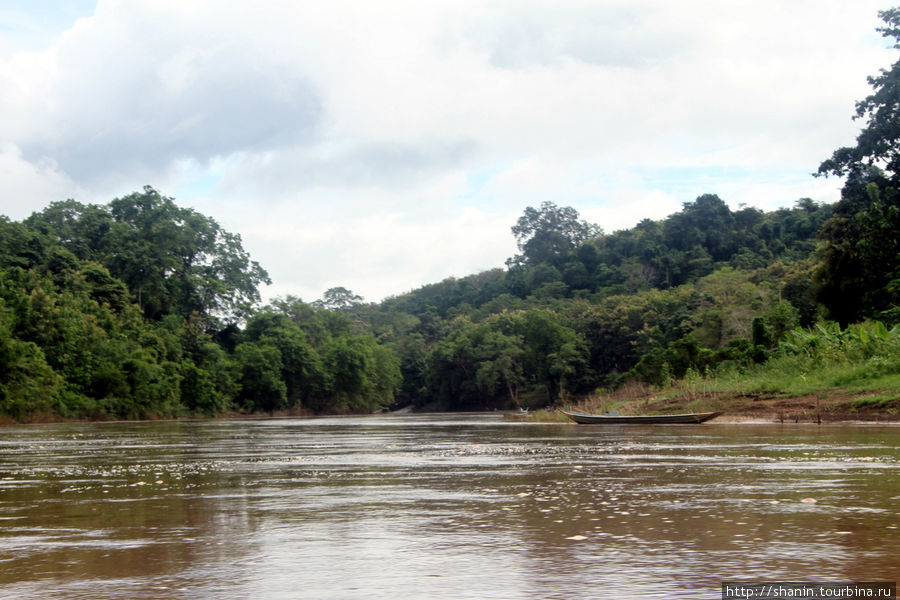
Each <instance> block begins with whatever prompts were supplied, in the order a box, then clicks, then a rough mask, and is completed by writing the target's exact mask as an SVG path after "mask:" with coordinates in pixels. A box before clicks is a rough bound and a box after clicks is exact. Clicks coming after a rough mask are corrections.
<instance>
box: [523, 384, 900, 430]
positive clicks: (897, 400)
mask: <svg viewBox="0 0 900 600" xmlns="http://www.w3.org/2000/svg"><path fill="white" fill-rule="evenodd" d="M571 406H572V407H573V408H576V409H578V410H580V411H583V412H588V413H602V412H606V411H617V412H619V413H620V414H623V415H629V414H676V413H685V412H710V411H718V412H721V413H722V415H721V416H720V417H718V419H717V420H719V421H734V422H738V421H757V422H758V421H764V422H773V423H777V422H782V423H788V422H790V423H819V422H821V423H831V422H845V421H866V422H900V392H897V391H893V390H885V391H881V392H867V393H850V392H847V391H844V390H840V389H836V390H825V391H822V392H819V393H817V394H809V395H804V396H785V395H780V394H734V393H722V392H696V391H693V390H689V389H683V388H671V389H666V390H655V391H654V390H650V389H647V388H644V387H642V386H632V387H630V388H627V389H623V390H619V391H617V392H614V393H612V394H610V395H598V396H590V397H588V398H585V399H583V400H581V401H579V402H575V403H573V404H572V405H571ZM540 412H544V413H546V411H536V413H535V416H534V417H532V418H534V419H536V420H556V416H558V417H561V419H560V420H564V419H565V417H564V416H563V415H562V414H561V413H560V414H559V415H552V416H551V415H548V414H544V415H539V414H538V413H540Z"/></svg>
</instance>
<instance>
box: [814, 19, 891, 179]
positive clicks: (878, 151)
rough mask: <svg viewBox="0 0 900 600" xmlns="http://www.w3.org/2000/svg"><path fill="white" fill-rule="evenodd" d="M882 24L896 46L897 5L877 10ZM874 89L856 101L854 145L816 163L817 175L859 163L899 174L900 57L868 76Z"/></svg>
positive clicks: (842, 172) (856, 167) (841, 171)
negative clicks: (859, 127)
mask: <svg viewBox="0 0 900 600" xmlns="http://www.w3.org/2000/svg"><path fill="white" fill-rule="evenodd" d="M878 16H879V17H881V19H882V20H883V21H884V23H885V26H884V27H878V28H876V31H878V32H880V33H881V35H882V36H883V37H885V38H889V39H893V40H894V48H896V49H900V8H891V9H889V10H883V11H879V13H878ZM868 81H869V85H871V86H872V88H873V90H874V93H872V94H870V95H869V96H867V97H866V98H865V99H864V100H860V101H859V102H857V103H856V116H855V117H854V119H866V121H867V122H866V125H865V127H863V129H862V131H861V132H860V133H859V135H858V136H857V138H856V145H855V146H846V147H843V148H838V149H837V150H835V151H834V153H833V154H832V155H831V158H829V159H827V160H825V161H824V162H822V164H821V165H819V170H818V173H817V174H818V175H837V176H839V177H842V176H844V175H849V174H852V173H856V172H859V171H860V170H861V169H862V168H863V167H868V166H879V167H882V168H884V169H885V170H886V171H887V172H888V173H890V175H891V176H892V177H896V176H897V175H898V174H900V60H898V61H896V62H895V63H894V64H893V65H892V66H891V68H890V69H882V70H881V73H880V74H879V75H878V76H875V77H871V76H870V77H869V78H868Z"/></svg>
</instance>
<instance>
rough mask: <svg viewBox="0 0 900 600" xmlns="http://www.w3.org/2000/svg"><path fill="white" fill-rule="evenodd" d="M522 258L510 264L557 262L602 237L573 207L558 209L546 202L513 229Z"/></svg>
mask: <svg viewBox="0 0 900 600" xmlns="http://www.w3.org/2000/svg"><path fill="white" fill-rule="evenodd" d="M512 233H513V235H514V236H515V238H516V243H517V245H518V247H519V250H521V251H522V255H521V256H516V257H515V258H513V259H511V260H510V261H507V262H508V264H510V265H513V264H523V263H527V264H531V265H536V264H539V263H542V262H551V263H552V262H553V260H554V259H555V258H559V257H561V256H565V255H567V254H569V253H571V252H573V251H575V250H576V249H577V248H578V246H579V245H581V244H582V243H584V242H586V241H587V240H589V239H591V238H593V237H596V236H598V235H601V234H602V230H601V229H600V227H598V226H597V225H593V224H591V223H588V222H587V221H583V220H581V219H579V218H578V211H577V210H575V209H574V208H572V207H571V206H562V207H560V206H557V205H556V204H555V203H553V202H549V201H546V202H542V203H541V207H540V208H539V209H538V208H534V207H531V206H529V207H528V208H526V209H525V213H524V214H523V215H522V216H521V217H519V220H518V221H517V222H516V224H515V225H513V226H512Z"/></svg>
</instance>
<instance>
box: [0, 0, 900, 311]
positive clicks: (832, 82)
mask: <svg viewBox="0 0 900 600" xmlns="http://www.w3.org/2000/svg"><path fill="white" fill-rule="evenodd" d="M61 2H62V4H65V6H66V7H68V9H69V11H68V12H66V13H61V12H59V11H57V12H56V13H55V14H57V15H59V14H68V15H70V17H69V22H68V25H65V24H61V23H60V22H59V17H57V20H56V21H55V22H54V23H53V24H52V25H47V26H39V24H41V23H43V22H44V20H42V16H43V15H41V14H38V13H31V14H27V13H22V12H17V13H14V14H13V13H9V12H7V13H4V12H3V11H2V10H0V32H2V31H4V28H3V27H2V25H6V30H12V29H16V30H17V31H25V32H30V33H25V34H21V33H20V34H19V35H17V36H9V35H3V34H2V33H0V115H3V116H2V118H3V127H2V128H0V175H2V177H0V212H2V213H5V214H7V215H9V216H11V217H13V218H21V217H22V216H25V215H26V214H27V213H28V212H30V211H31V210H35V209H40V208H41V207H43V206H45V205H46V204H47V203H48V202H49V201H52V200H56V199H63V198H66V197H76V198H77V199H79V200H83V201H105V200H109V199H111V198H112V197H114V196H117V195H122V194H125V193H128V192H130V191H133V190H137V189H140V187H141V186H142V185H144V184H151V185H154V186H155V187H157V188H158V189H160V190H161V191H162V192H163V193H166V194H170V195H174V196H176V197H177V199H178V200H179V201H181V202H182V203H184V204H186V205H189V206H193V207H194V208H196V209H198V210H200V211H201V212H204V213H206V214H210V215H211V216H213V217H215V218H216V219H218V220H219V221H220V222H221V223H222V224H223V225H224V226H225V227H226V228H228V229H230V230H232V231H236V232H239V233H241V234H242V235H243V238H244V240H245V246H246V247H247V248H248V249H249V250H250V251H251V253H252V254H253V255H254V258H256V259H257V260H259V261H260V262H261V263H262V264H263V265H264V266H265V267H266V268H268V270H269V271H270V272H271V274H272V276H273V279H274V280H275V283H276V285H275V286H273V287H272V288H271V289H270V290H268V291H267V292H266V294H267V296H271V295H273V294H281V293H296V294H299V295H301V296H302V297H304V298H305V299H313V298H315V297H317V296H319V295H320V294H321V292H322V291H324V290H325V289H327V288H328V287H331V286H333V285H342V286H345V287H348V288H350V289H353V290H354V291H356V292H357V293H360V294H362V295H364V296H366V297H367V298H368V299H370V300H377V299H380V298H381V297H384V296H386V295H389V294H393V293H399V292H402V291H405V290H408V289H410V288H413V287H416V286H418V285H421V284H424V283H428V282H431V281H435V280H439V279H441V278H443V277H446V276H451V275H454V276H463V275H466V274H468V273H470V272H472V271H475V270H480V269H484V268H490V267H494V266H496V267H499V266H502V264H503V259H504V258H506V257H508V256H510V255H511V254H513V253H514V252H515V246H514V242H513V240H512V236H511V235H510V232H509V227H510V226H511V225H512V224H513V223H514V222H515V219H516V218H517V216H518V215H519V214H520V213H521V211H522V210H523V209H524V207H525V206H527V205H536V204H537V203H539V202H541V201H543V200H552V201H554V202H556V203H557V204H560V205H572V206H575V207H576V208H577V209H579V210H580V211H581V213H582V216H583V217H584V218H587V219H588V220H591V221H596V222H598V223H600V224H601V225H602V226H603V227H604V228H605V229H606V230H607V231H612V230H615V229H619V228H623V227H628V226H630V225H633V224H634V223H636V222H637V221H638V220H640V219H642V218H656V219H658V218H663V217H665V216H666V215H668V214H671V213H672V212H675V211H677V210H678V209H679V208H680V207H681V204H682V203H683V202H686V201H690V200H693V199H694V198H695V197H696V196H697V195H700V194H702V193H707V192H710V193H718V194H719V195H720V196H721V197H722V198H723V199H725V200H726V201H727V202H729V203H730V204H732V205H733V206H736V205H738V204H739V203H748V204H751V205H755V206H760V207H763V208H767V209H771V208H775V207H778V206H786V205H791V204H792V203H793V202H794V201H795V200H796V199H798V198H800V197H803V196H809V197H812V198H813V199H815V200H826V201H831V200H834V199H836V198H837V189H838V188H839V182H836V181H834V180H816V179H813V178H811V177H809V173H811V172H812V171H814V170H815V169H816V167H817V165H818V163H819V162H820V161H821V160H822V159H824V158H826V157H827V156H828V155H829V154H830V152H831V151H832V150H833V149H834V148H835V147H837V146H840V145H844V144H848V143H850V142H852V140H853V138H854V135H855V132H856V131H857V129H858V127H859V124H858V123H853V122H851V120H850V117H851V115H852V111H853V104H854V102H855V101H856V100H858V99H860V98H862V97H864V96H865V95H866V94H867V93H868V91H869V90H868V87H867V84H866V79H865V78H866V75H868V74H872V73H876V72H877V70H878V68H880V67H884V66H887V65H888V64H890V63H891V62H892V60H893V56H894V51H891V50H888V49H886V46H887V43H886V42H885V41H883V40H881V38H880V37H879V36H878V35H877V34H876V33H874V28H875V27H876V26H877V25H879V21H878V19H877V15H876V12H877V10H878V9H884V8H887V7H888V6H889V5H888V4H886V3H884V2H881V1H872V0H867V1H859V2H854V3H848V2H845V1H843V0H827V1H822V0H818V1H816V2H813V1H811V0H798V1H795V2H789V3H788V2H783V1H779V0H759V1H753V2H749V1H747V2H745V1H735V2H728V3H722V2H718V1H712V0H686V1H684V2H678V3H673V2H668V1H664V0H638V1H633V0H628V1H625V0H621V1H613V0H604V1H601V2H583V1H581V0H558V1H554V2H549V1H546V0H541V1H538V0H525V1H522V0H507V1H500V2H492V3H483V2H476V1H474V0H457V1H453V2H450V1H447V2H443V1H439V2H428V3H421V2H408V1H398V0H392V1H388V2H379V3H371V2H362V1H336V2H329V3H321V2H296V3H283V2H274V1H271V2H269V1H265V2H259V3H255V4H253V5H252V7H251V5H249V4H247V3H244V2H222V1H215V2H213V1H212V0H202V1H201V0H198V1H194V2H182V1H180V0H127V1H126V0H100V1H99V2H98V3H97V4H96V7H92V6H85V5H83V4H74V5H73V4H70V3H67V2H64V1H63V0H61ZM73 6H74V7H76V8H77V10H74V9H73V8H72V7H73ZM73 10H74V12H73ZM78 17H81V18H80V19H79V18H78ZM23 23H27V24H31V25H30V26H28V27H23V26H21V25H22V24H23ZM16 26H17V27H16Z"/></svg>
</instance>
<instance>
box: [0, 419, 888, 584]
mask: <svg viewBox="0 0 900 600" xmlns="http://www.w3.org/2000/svg"><path fill="white" fill-rule="evenodd" d="M898 507H900V427H898V426H887V425H839V426H838V425H835V426H832V425H828V426H824V425H823V426H816V425H747V424H739V425H738V424H717V423H715V422H710V423H706V424H703V425H663V426H660V425H656V426H653V425H649V426H640V425H637V426H636V425H627V426H625V425H621V426H581V425H562V424H529V423H520V422H513V421H505V420H503V418H502V416H500V415H494V414H483V415H482V414H479V415H474V414H473V415H403V416H394V415H389V416H372V417H349V418H316V419H268V420H266V419H260V420H239V421H238V420H235V421H227V420H225V421H220V420H214V421H175V422H139V423H70V424H58V425H35V426H15V427H4V428H0V596H3V597H9V598H19V599H30V598H34V599H38V598H40V599H42V600H44V599H47V598H66V599H71V598H85V599H87V598H90V599H92V600H96V599H108V598H129V599H130V598H153V599H167V598H179V599H180V598H184V599H188V598H190V599H197V598H203V599H206V598H209V599H221V598H226V599H231V598H234V599H239V598H240V599H244V598H261V599H268V598H276V599H278V598H285V599H288V598H291V599H293V598H310V599H320V598H367V599H368V598H385V599H406V598H409V599H413V598H415V599H420V598H435V599H453V600H458V599H479V600H481V599H484V598H491V599H505V598H508V599H529V600H530V599H534V598H560V599H562V598H565V599H573V598H684V599H692V600H695V599H699V598H720V597H721V587H720V586H721V584H722V583H723V582H727V581H810V582H829V581H832V582H845V581H846V582H850V581H888V580H890V581H895V580H896V579H897V576H898V574H900V551H898V545H897V541H898V539H900V535H898V533H900V532H898V527H900V518H898Z"/></svg>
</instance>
